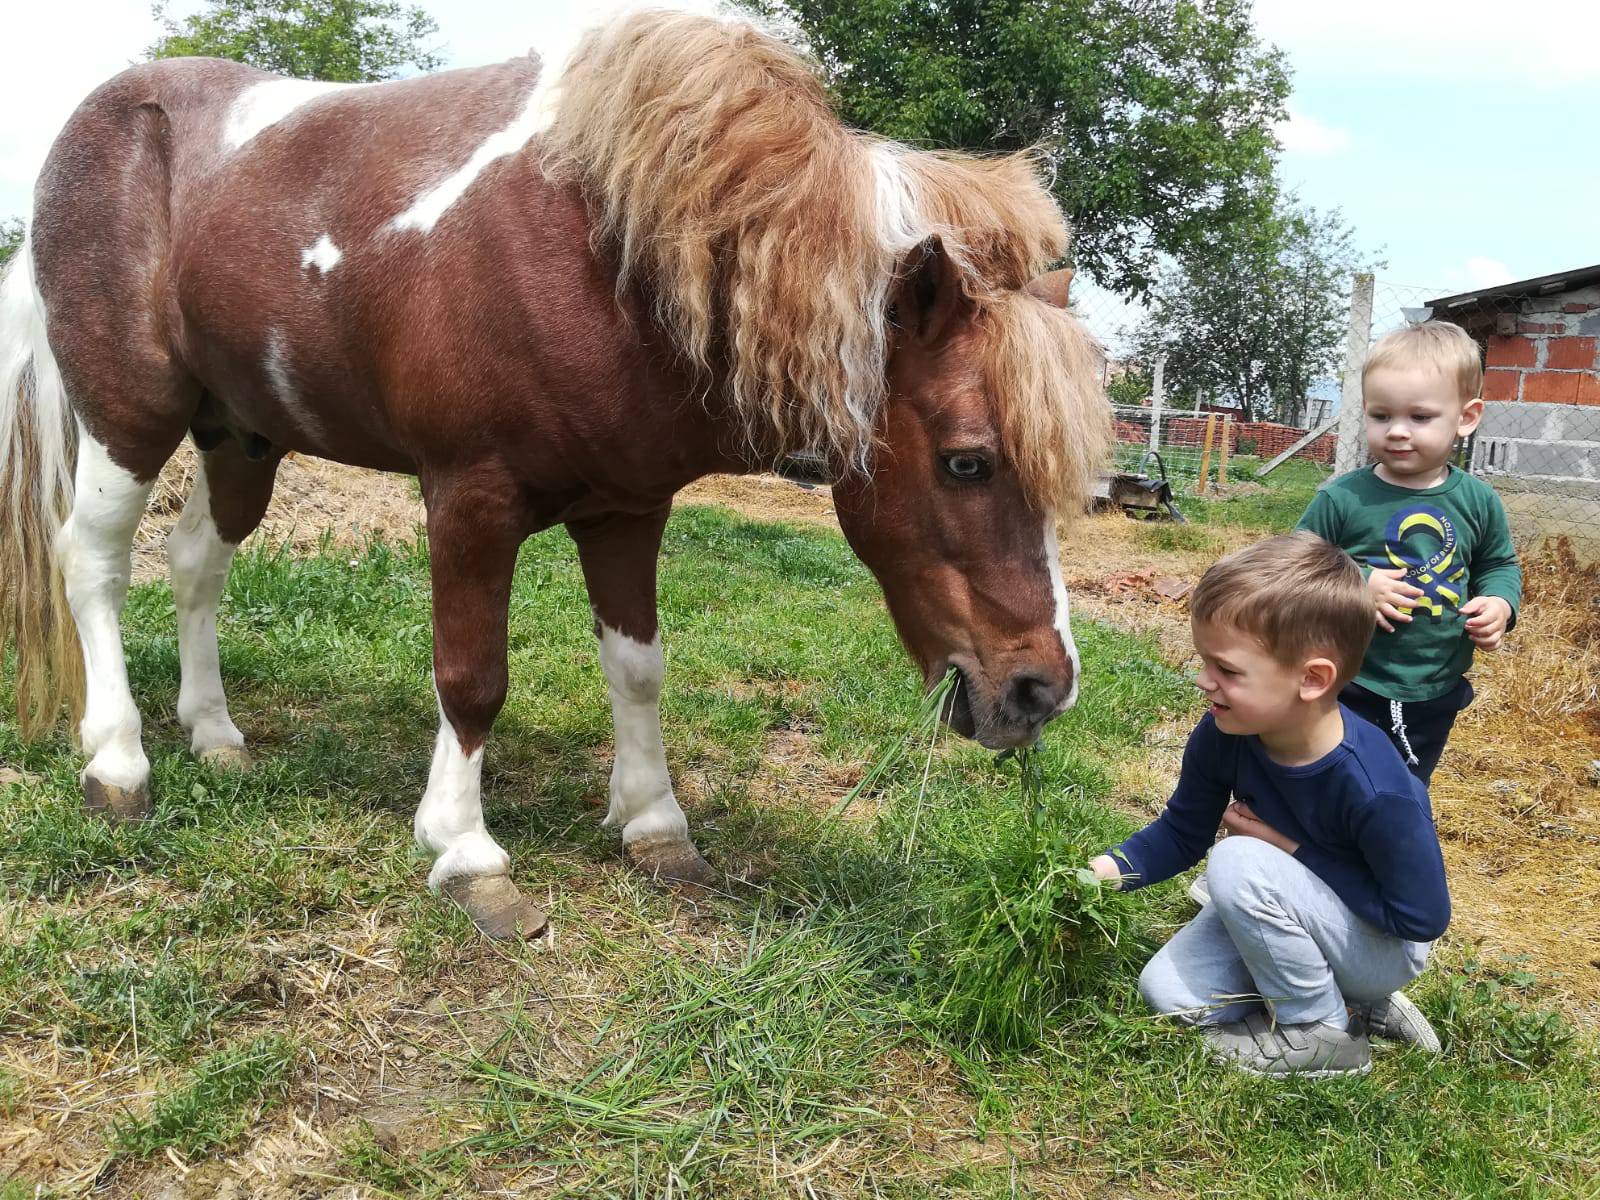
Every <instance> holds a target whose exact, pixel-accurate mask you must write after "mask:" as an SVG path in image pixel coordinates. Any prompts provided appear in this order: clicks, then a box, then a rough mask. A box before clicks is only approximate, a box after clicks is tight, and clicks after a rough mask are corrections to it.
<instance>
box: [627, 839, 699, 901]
mask: <svg viewBox="0 0 1600 1200" xmlns="http://www.w3.org/2000/svg"><path fill="white" fill-rule="evenodd" d="M626 849H627V853H628V861H629V862H630V863H632V864H633V869H634V870H636V871H638V872H640V873H641V874H642V875H644V876H645V877H646V878H647V879H649V880H650V881H651V882H652V883H657V884H660V885H661V886H662V887H669V888H674V889H676V890H679V891H684V892H688V893H690V894H691V895H697V894H699V893H701V892H704V891H705V890H706V889H707V888H709V887H710V886H711V885H712V884H713V883H715V882H716V879H717V873H716V872H715V871H713V870H712V869H711V864H710V863H708V862H706V860H705V859H703V858H701V857H700V851H698V850H696V849H695V848H694V843H693V842H691V841H690V840H689V839H688V838H639V839H638V840H637V841H632V842H629V843H628V844H627V847H626Z"/></svg>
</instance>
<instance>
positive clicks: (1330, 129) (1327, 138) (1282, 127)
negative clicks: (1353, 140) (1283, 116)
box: [1272, 104, 1350, 154]
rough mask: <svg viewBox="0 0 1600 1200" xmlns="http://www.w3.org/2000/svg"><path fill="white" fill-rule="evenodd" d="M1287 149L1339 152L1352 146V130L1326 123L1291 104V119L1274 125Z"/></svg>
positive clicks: (1301, 151) (1280, 141)
mask: <svg viewBox="0 0 1600 1200" xmlns="http://www.w3.org/2000/svg"><path fill="white" fill-rule="evenodd" d="M1272 132H1273V133H1275V134H1277V135H1278V142H1279V144H1280V145H1282V146H1283V148H1284V149H1285V150H1289V151H1293V152H1295V153H1298V154H1338V153H1339V152H1340V151H1342V150H1348V149H1349V148H1350V131H1349V130H1348V129H1344V128H1341V127H1340V126H1337V125H1324V124H1323V123H1322V122H1321V121H1319V120H1317V119H1316V118H1315V117H1313V116H1310V115H1309V114H1307V113H1303V112H1301V111H1299V110H1298V109H1297V108H1295V106H1294V105H1292V104H1291V105H1290V106H1289V119H1288V120H1287V121H1279V122H1278V123H1277V124H1276V125H1274V126H1273V127H1272Z"/></svg>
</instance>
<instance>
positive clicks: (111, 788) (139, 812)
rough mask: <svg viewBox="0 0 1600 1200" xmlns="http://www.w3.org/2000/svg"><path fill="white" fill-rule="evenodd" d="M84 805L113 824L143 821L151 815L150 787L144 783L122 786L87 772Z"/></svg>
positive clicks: (84, 781) (84, 786) (84, 782)
mask: <svg viewBox="0 0 1600 1200" xmlns="http://www.w3.org/2000/svg"><path fill="white" fill-rule="evenodd" d="M83 806H84V807H85V808H86V809H88V810H89V811H90V812H92V813H94V814H95V816H97V817H100V818H102V819H103V820H106V821H109V822H110V823H111V824H113V825H120V824H125V823H127V822H129V821H142V820H144V819H145V818H146V817H148V816H149V815H150V810H151V804H150V788H149V787H148V786H147V785H143V784H141V785H140V786H139V787H136V788H120V787H117V786H116V785H115V784H111V783H101V782H100V781H99V780H98V779H96V778H95V777H94V776H93V775H88V774H85V775H84V777H83Z"/></svg>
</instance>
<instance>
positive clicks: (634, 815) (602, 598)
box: [567, 508, 715, 887]
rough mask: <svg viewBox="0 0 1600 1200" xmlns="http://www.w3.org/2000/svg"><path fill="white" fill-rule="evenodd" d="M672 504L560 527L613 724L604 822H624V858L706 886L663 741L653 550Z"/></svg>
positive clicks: (673, 879)
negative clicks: (579, 568) (596, 645)
mask: <svg viewBox="0 0 1600 1200" xmlns="http://www.w3.org/2000/svg"><path fill="white" fill-rule="evenodd" d="M670 511H671V510H670V508H663V509H661V510H660V511H658V512H653V513H649V514H647V515H644V516H631V515H616V516H611V517H606V518H604V519H602V520H599V521H593V522H583V523H572V524H569V525H568V526H567V528H568V529H569V530H570V531H571V533H572V537H573V540H574V541H576V542H577V544H578V557H579V559H580V560H581V561H582V563H583V577H584V581H585V582H586V583H587V584H588V588H589V603H590V605H591V607H592V608H593V609H594V619H595V633H596V634H597V635H598V636H599V638H600V666H601V669H602V670H604V672H605V676H606V690H607V691H608V692H609V693H610V696H611V716H612V720H613V722H614V723H615V725H616V750H617V753H616V761H615V762H614V763H613V764H612V767H611V787H610V799H611V803H610V808H609V809H608V811H607V812H606V819H605V824H606V825H607V826H609V827H612V828H616V829H620V830H621V833H622V845H623V849H624V851H625V853H626V854H627V856H628V861H629V862H631V863H632V864H633V865H634V866H635V867H636V868H637V869H638V870H640V871H641V872H643V873H644V874H645V875H647V876H649V877H650V878H651V879H654V880H656V881H657V882H659V883H664V884H667V885H669V886H670V885H687V886H691V887H704V886H706V885H708V884H710V883H711V882H712V880H713V879H714V878H715V875H714V873H713V872H712V870H711V868H710V866H708V865H707V863H706V860H705V859H703V858H701V857H700V852H699V851H698V850H696V849H695V846H694V843H693V842H692V841H691V840H690V839H689V823H688V821H687V820H685V819H684V815H683V809H681V808H679V807H678V800H677V797H675V796H674V795H673V794H672V778H671V776H670V775H669V774H668V772H667V753H666V749H665V747H664V746H663V744H662V741H661V678H662V674H663V660H662V655H661V633H660V630H659V628H658V626H657V623H656V558H657V556H658V555H659V554H660V552H661V531H662V529H663V528H665V526H666V523H667V515H668V513H669V512H670Z"/></svg>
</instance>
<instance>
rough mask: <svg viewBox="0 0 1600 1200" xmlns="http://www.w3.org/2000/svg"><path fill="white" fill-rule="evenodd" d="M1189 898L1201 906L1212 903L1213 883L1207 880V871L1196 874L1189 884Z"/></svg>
mask: <svg viewBox="0 0 1600 1200" xmlns="http://www.w3.org/2000/svg"><path fill="white" fill-rule="evenodd" d="M1189 899H1191V900H1193V901H1194V902H1195V903H1196V904H1198V905H1199V906H1200V907H1201V908H1204V907H1205V906H1206V905H1208V904H1210V903H1211V885H1210V884H1208V883H1207V882H1206V877H1205V872H1203V871H1202V872H1201V873H1200V874H1198V875H1196V876H1195V877H1194V879H1193V881H1192V882H1191V883H1190V884H1189Z"/></svg>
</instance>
